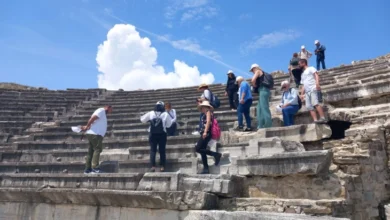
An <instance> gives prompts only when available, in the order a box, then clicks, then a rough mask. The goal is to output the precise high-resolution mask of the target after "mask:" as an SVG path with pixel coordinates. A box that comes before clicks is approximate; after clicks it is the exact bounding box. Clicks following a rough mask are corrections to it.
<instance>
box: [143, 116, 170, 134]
mask: <svg viewBox="0 0 390 220" xmlns="http://www.w3.org/2000/svg"><path fill="white" fill-rule="evenodd" d="M156 117H160V118H161V119H162V122H163V127H164V131H165V132H167V130H166V128H169V127H171V125H172V119H171V117H170V116H169V115H168V113H166V112H163V113H161V112H155V111H150V112H148V113H146V114H144V115H142V116H141V122H142V123H146V122H148V121H151V120H153V119H154V118H156ZM148 131H150V127H149V128H148Z"/></svg>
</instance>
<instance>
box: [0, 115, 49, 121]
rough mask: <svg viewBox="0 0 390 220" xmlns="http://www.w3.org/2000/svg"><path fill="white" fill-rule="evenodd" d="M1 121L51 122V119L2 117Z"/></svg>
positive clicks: (40, 117) (0, 117)
mask: <svg viewBox="0 0 390 220" xmlns="http://www.w3.org/2000/svg"><path fill="white" fill-rule="evenodd" d="M0 121H33V122H37V121H41V122H47V121H49V117H44V116H43V117H42V116H0Z"/></svg>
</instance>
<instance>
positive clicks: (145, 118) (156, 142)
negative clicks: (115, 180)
mask: <svg viewBox="0 0 390 220" xmlns="http://www.w3.org/2000/svg"><path fill="white" fill-rule="evenodd" d="M164 107H165V106H164V102H161V101H158V102H157V103H156V106H155V109H154V111H150V112H148V113H146V114H144V115H142V116H141V122H142V123H147V122H149V123H150V127H149V129H148V131H149V144H150V163H151V167H152V168H151V169H150V172H155V169H156V153H157V147H158V151H159V153H160V165H161V168H160V171H161V172H164V171H165V162H166V156H165V147H166V144H167V128H169V127H171V125H172V119H171V117H170V116H169V115H168V113H166V112H165V109H164Z"/></svg>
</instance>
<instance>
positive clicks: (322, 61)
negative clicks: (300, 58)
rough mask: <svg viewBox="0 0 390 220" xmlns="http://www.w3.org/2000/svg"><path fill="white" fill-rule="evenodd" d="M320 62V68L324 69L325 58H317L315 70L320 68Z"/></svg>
mask: <svg viewBox="0 0 390 220" xmlns="http://www.w3.org/2000/svg"><path fill="white" fill-rule="evenodd" d="M320 63H321V64H322V69H326V67H325V58H320V59H318V58H317V70H320Z"/></svg>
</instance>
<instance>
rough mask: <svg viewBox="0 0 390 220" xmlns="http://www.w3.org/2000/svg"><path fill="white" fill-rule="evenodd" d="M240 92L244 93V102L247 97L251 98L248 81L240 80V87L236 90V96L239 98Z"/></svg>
mask: <svg viewBox="0 0 390 220" xmlns="http://www.w3.org/2000/svg"><path fill="white" fill-rule="evenodd" d="M242 93H245V97H244V101H245V102H246V101H247V100H249V99H252V92H251V87H250V86H249V84H248V82H246V81H242V82H241V85H240V89H239V90H238V98H239V100H241V97H242Z"/></svg>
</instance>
